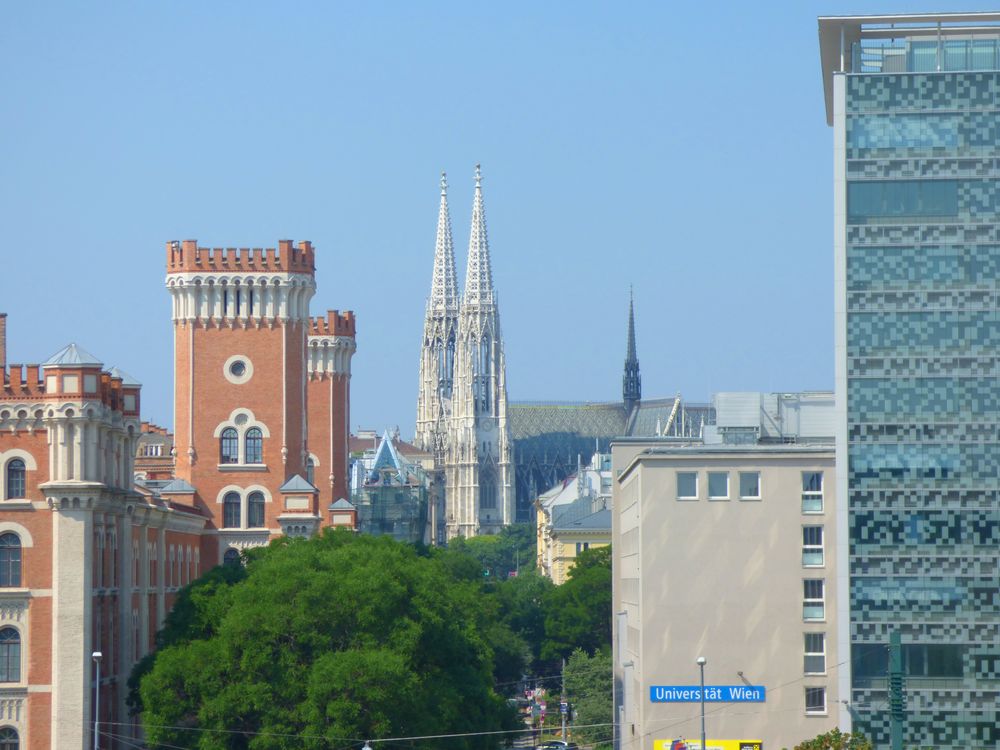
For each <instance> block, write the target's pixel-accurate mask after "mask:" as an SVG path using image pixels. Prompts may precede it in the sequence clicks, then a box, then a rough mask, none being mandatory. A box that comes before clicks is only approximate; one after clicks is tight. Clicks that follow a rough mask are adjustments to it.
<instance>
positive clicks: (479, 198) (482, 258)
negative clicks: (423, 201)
mask: <svg viewBox="0 0 1000 750" xmlns="http://www.w3.org/2000/svg"><path fill="white" fill-rule="evenodd" d="M493 301H494V293H493V269H492V267H491V265H490V245H489V240H488V239H487V236H486V209H485V208H484V207H483V177H482V172H481V170H480V166H479V165H478V164H477V165H476V192H475V196H474V198H473V202H472V231H471V233H470V236H469V255H468V261H467V265H466V271H465V292H464V297H463V298H462V302H463V303H464V304H466V305H488V304H492V303H493ZM428 308H429V310H430V311H434V312H445V311H448V312H454V313H457V312H458V308H459V294H458V284H457V282H456V274H455V246H454V244H453V242H452V238H451V216H450V214H449V212H448V181H447V179H446V176H445V173H444V172H442V173H441V206H440V208H439V210H438V226H437V242H436V243H435V246H434V277H433V279H432V282H431V297H430V300H429V302H428Z"/></svg>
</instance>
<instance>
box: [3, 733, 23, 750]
mask: <svg viewBox="0 0 1000 750" xmlns="http://www.w3.org/2000/svg"><path fill="white" fill-rule="evenodd" d="M20 747H21V739H20V737H18V735H17V730H16V729H14V727H4V728H3V729H0V750H18V748H20Z"/></svg>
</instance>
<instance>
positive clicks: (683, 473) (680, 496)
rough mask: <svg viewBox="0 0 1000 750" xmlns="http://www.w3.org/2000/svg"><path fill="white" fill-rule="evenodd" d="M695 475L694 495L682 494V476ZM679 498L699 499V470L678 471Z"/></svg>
mask: <svg viewBox="0 0 1000 750" xmlns="http://www.w3.org/2000/svg"><path fill="white" fill-rule="evenodd" d="M682 475H683V476H693V477H694V494H693V495H682V494H681V476H682ZM677 499H678V500H697V499H698V472H697V471H678V472H677Z"/></svg>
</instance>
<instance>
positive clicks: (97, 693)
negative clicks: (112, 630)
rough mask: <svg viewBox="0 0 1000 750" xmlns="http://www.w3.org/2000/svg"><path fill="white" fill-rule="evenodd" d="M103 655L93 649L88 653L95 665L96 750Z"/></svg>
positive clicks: (95, 749)
mask: <svg viewBox="0 0 1000 750" xmlns="http://www.w3.org/2000/svg"><path fill="white" fill-rule="evenodd" d="M103 656H104V655H103V654H102V653H101V652H100V651H95V652H94V653H92V654H91V655H90V658H91V659H93V660H94V665H95V666H96V667H97V679H96V680H95V681H94V750H97V736H98V735H97V729H98V725H99V722H100V717H101V658H102V657H103Z"/></svg>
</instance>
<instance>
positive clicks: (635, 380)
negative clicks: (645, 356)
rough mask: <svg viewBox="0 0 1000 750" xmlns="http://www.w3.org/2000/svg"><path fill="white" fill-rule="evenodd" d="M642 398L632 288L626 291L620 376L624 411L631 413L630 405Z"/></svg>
mask: <svg viewBox="0 0 1000 750" xmlns="http://www.w3.org/2000/svg"><path fill="white" fill-rule="evenodd" d="M641 399H642V379H641V378H640V377H639V358H638V357H637V356H636V354H635V306H634V304H633V300H632V290H631V288H630V289H629V291H628V345H627V347H626V351H625V375H624V377H622V400H623V401H624V402H625V411H626V412H628V413H631V411H632V407H633V406H635V405H636V404H637V403H639V401H640V400H641Z"/></svg>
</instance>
